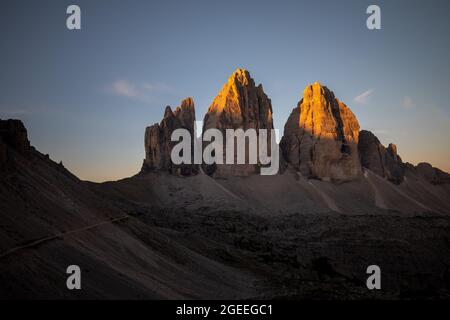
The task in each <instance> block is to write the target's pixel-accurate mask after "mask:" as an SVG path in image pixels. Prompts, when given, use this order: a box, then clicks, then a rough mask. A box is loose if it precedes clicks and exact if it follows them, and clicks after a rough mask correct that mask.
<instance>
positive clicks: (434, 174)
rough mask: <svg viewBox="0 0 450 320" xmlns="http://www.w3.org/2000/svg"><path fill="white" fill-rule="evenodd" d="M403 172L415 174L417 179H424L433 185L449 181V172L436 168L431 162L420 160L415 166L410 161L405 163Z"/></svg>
mask: <svg viewBox="0 0 450 320" xmlns="http://www.w3.org/2000/svg"><path fill="white" fill-rule="evenodd" d="M405 172H406V174H408V175H412V176H415V177H416V178H419V179H424V180H425V181H427V182H429V183H431V184H434V185H441V184H449V183H450V174H448V173H447V172H444V171H442V170H440V169H438V168H435V167H433V166H432V165H431V164H429V163H426V162H421V163H419V164H418V165H417V166H414V165H412V164H411V163H406V164H405Z"/></svg>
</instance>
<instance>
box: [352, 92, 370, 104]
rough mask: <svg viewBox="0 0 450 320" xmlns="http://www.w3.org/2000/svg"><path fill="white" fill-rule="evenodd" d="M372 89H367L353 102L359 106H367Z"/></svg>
mask: <svg viewBox="0 0 450 320" xmlns="http://www.w3.org/2000/svg"><path fill="white" fill-rule="evenodd" d="M373 92H374V89H369V90H367V91H364V92H363V93H361V94H360V95H358V96H356V97H355V98H354V99H353V101H355V102H356V103H359V104H367V103H368V102H369V99H370V97H371V96H372V94H373Z"/></svg>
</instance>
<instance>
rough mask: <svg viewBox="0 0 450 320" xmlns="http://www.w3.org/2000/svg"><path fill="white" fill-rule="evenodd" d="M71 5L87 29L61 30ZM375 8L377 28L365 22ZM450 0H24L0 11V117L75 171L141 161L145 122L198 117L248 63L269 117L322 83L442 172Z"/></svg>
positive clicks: (113, 172) (284, 113) (410, 156)
mask: <svg viewBox="0 0 450 320" xmlns="http://www.w3.org/2000/svg"><path fill="white" fill-rule="evenodd" d="M70 4H78V5H79V6H80V7H81V10H82V30H80V31H69V30H67V29H66V24H65V20H66V17H67V15H66V13H65V11H66V8H67V6H68V5H70ZM370 4H378V5H379V6H380V7H381V19H382V29H381V30H377V31H370V30H368V29H367V28H366V18H367V15H366V13H365V11H366V8H367V7H368V6H369V5H370ZM449 16H450V2H448V1H400V0H396V1H364V0H359V1H356V0H355V1H299V0H297V1H247V0H241V1H231V0H230V1H215V0H209V1H171V0H165V1H137V0H136V1H133V0H131V1H118V0H108V1H106V0H89V1H81V0H78V1H62V0H61V1H48V0H42V1H23V0H14V1H12V0H6V1H5V0H4V1H2V4H1V10H0V30H1V31H0V32H1V38H0V44H1V49H0V50H1V52H2V54H1V56H0V61H1V69H0V70H1V71H0V88H1V94H0V118H2V119H5V118H19V119H22V120H23V121H24V122H25V124H26V126H27V128H28V131H29V136H30V139H31V141H32V143H33V145H35V146H36V147H37V148H38V149H39V150H40V151H41V152H43V153H48V154H50V156H51V158H52V159H54V160H56V161H60V160H62V161H63V163H64V164H65V166H66V167H67V168H69V169H70V170H71V171H72V172H74V173H75V174H76V175H77V176H79V177H80V178H82V179H87V180H93V181H105V180H110V179H118V178H123V177H127V176H130V175H132V174H134V173H136V172H137V171H139V169H140V166H141V164H142V159H143V158H144V147H143V136H144V130H145V127H146V126H148V125H151V124H153V123H155V122H159V121H160V119H161V117H162V115H163V112H164V107H165V106H166V105H171V106H173V107H175V106H177V105H178V104H179V102H180V101H181V99H182V98H184V97H187V96H192V97H193V98H194V101H195V103H196V110H197V119H202V118H203V115H204V113H205V112H206V110H207V108H208V107H209V105H210V103H211V102H212V100H213V98H214V97H215V95H216V94H217V93H218V92H219V90H220V89H221V87H222V85H223V84H224V83H225V81H226V80H227V78H228V76H229V75H230V74H231V73H232V72H233V71H234V70H235V69H236V68H238V67H242V68H245V69H247V70H249V71H250V73H251V75H252V77H253V78H254V79H255V81H256V83H262V84H263V86H264V89H265V92H266V93H267V95H268V96H269V97H270V98H271V99H272V105H273V110H274V120H275V127H276V128H279V129H281V131H282V129H283V127H284V123H285V121H286V119H287V117H288V115H289V113H290V112H291V110H292V108H293V107H295V106H296V104H297V102H298V100H299V99H300V98H301V95H302V93H303V89H304V87H305V86H306V85H308V84H310V83H312V82H315V81H319V82H321V83H322V84H324V85H326V86H328V87H329V88H330V89H331V90H333V91H334V92H335V95H336V96H337V97H338V98H339V99H341V100H342V101H343V102H345V103H346V104H347V105H348V106H349V107H350V108H351V109H352V110H353V112H354V113H355V114H356V116H357V117H358V120H359V122H360V125H361V127H362V128H364V129H368V130H373V131H374V132H375V133H376V134H377V136H378V137H379V138H380V140H381V141H382V142H383V143H385V144H387V143H389V142H395V143H396V144H397V146H398V150H399V153H400V155H401V156H402V158H403V160H405V161H409V162H413V163H417V162H420V161H427V162H430V163H432V164H433V165H435V166H438V167H440V168H442V169H445V170H447V171H450V161H449V157H450V144H449V139H448V138H449V136H450V106H449V102H450V65H449V57H450V37H449V36H448V33H449V31H450V19H449Z"/></svg>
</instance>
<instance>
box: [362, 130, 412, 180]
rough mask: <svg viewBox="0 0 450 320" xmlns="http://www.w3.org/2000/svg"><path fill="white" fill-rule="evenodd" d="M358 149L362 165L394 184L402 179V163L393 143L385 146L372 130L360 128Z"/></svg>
mask: <svg viewBox="0 0 450 320" xmlns="http://www.w3.org/2000/svg"><path fill="white" fill-rule="evenodd" d="M358 150H359V154H360V159H361V165H362V166H363V167H365V168H367V169H369V170H371V171H372V172H374V173H375V174H377V175H379V176H381V177H384V178H386V179H388V180H389V181H391V182H393V183H395V184H400V183H401V182H402V181H403V179H404V165H403V162H402V159H401V158H400V156H399V155H398V154H397V146H396V145H395V144H392V143H391V144H389V146H388V147H387V148H385V147H384V146H383V145H382V144H381V142H380V140H378V138H377V137H376V136H375V135H374V134H373V133H372V132H370V131H366V130H362V131H361V132H360V133H359V143H358Z"/></svg>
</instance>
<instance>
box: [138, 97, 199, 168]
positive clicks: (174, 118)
mask: <svg viewBox="0 0 450 320" xmlns="http://www.w3.org/2000/svg"><path fill="white" fill-rule="evenodd" d="M194 126H195V106H194V100H193V99H192V98H186V99H184V100H183V101H182V102H181V106H179V107H177V108H176V109H175V112H173V111H172V109H171V108H170V106H167V107H166V110H165V112H164V118H163V119H162V120H161V123H160V124H154V125H152V126H150V127H147V128H146V130H145V138H144V140H145V160H144V163H143V165H142V170H141V172H143V173H144V172H148V171H154V170H161V171H166V172H169V173H172V174H176V175H182V176H190V175H193V174H197V173H198V166H197V165H195V164H193V161H192V164H181V165H175V164H173V163H172V160H171V151H172V148H173V147H174V146H175V145H176V144H177V143H178V142H176V141H175V142H172V141H171V136H172V133H173V132H174V131H175V130H176V129H187V130H188V131H189V132H190V134H191V137H192V138H194V137H195V135H194ZM193 154H194V143H193V140H192V141H191V159H192V160H193Z"/></svg>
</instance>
